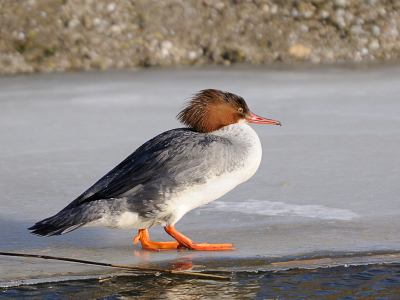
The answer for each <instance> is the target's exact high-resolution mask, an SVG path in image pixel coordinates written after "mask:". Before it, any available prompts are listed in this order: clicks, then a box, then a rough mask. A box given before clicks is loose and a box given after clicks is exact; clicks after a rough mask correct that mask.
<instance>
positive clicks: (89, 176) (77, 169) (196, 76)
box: [0, 63, 400, 281]
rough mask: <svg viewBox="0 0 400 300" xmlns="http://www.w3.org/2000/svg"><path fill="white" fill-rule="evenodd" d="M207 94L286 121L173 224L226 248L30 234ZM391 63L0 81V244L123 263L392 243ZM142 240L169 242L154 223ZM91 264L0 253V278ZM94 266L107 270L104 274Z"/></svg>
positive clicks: (399, 246)
mask: <svg viewBox="0 0 400 300" xmlns="http://www.w3.org/2000/svg"><path fill="white" fill-rule="evenodd" d="M205 88H217V89H222V90H226V91H230V92H233V93H236V94H239V95H241V96H243V97H244V98H245V99H246V101H247V103H248V105H249V107H250V109H251V110H252V111H253V112H254V113H256V114H258V115H260V116H263V117H267V118H271V119H275V120H279V121H281V122H282V127H279V126H268V125H254V126H253V128H254V129H255V130H256V131H257V132H258V134H259V136H260V138H261V142H262V145H263V160H262V163H261V166H260V168H259V170H258V172H257V173H256V174H255V175H254V176H253V177H252V178H251V179H250V180H249V181H248V182H246V183H244V184H242V185H241V186H239V187H237V188H236V189H234V190H233V191H232V192H230V193H228V194H227V195H225V196H224V197H222V198H221V199H219V200H217V201H216V202H214V203H210V204H209V205H207V206H204V207H201V208H198V209H196V210H194V211H192V212H190V213H188V214H187V215H185V216H184V217H183V219H182V220H181V221H180V222H178V224H177V226H176V227H177V229H178V230H180V231H181V232H182V233H184V234H185V235H187V236H189V237H191V238H192V239H193V240H194V241H196V242H209V243H221V242H231V243H235V245H236V248H237V251H235V252H193V251H167V252H157V253H155V252H148V251H145V250H141V248H140V246H139V245H133V244H132V240H133V238H134V237H135V235H136V232H133V231H129V230H120V231H117V230H110V229H107V228H102V227H95V228H82V229H79V230H77V231H74V232H72V233H69V234H66V235H63V236H60V237H51V238H46V237H38V236H34V235H31V234H29V232H28V230H27V229H26V228H27V227H29V226H31V225H32V224H33V223H35V222H36V221H39V220H41V219H43V218H45V217H48V216H51V215H53V214H55V213H56V212H58V211H59V210H60V209H62V208H63V207H64V206H65V205H67V204H68V203H69V202H71V201H72V200H73V199H74V198H75V197H77V196H78V195H79V194H80V193H82V192H83V191H84V190H86V188H88V187H89V186H90V185H92V184H93V183H94V182H95V181H96V180H97V179H99V178H100V177H101V176H103V175H104V174H105V173H106V172H107V171H109V170H110V169H111V168H113V167H114V166H115V165H116V164H117V163H119V162H120V161H121V160H123V159H124V158H125V157H126V156H127V155H129V154H130V153H131V152H133V151H134V150H135V149H136V148H137V147H139V146H140V145H141V144H142V143H144V142H145V141H147V140H148V139H150V138H152V137H153V136H155V135H156V134H158V133H161V132H163V131H165V130H168V129H171V128H175V127H178V126H180V125H179V123H178V122H177V121H176V119H175V116H176V114H177V113H178V112H179V110H180V108H181V107H182V103H183V102H184V101H185V100H186V99H187V98H188V97H189V96H190V95H191V94H193V93H195V92H196V91H199V90H201V89H205ZM399 95H400V66H399V65H398V64H397V65H396V64H392V63H390V64H378V63H377V64H370V65H350V66H345V65H342V66H340V65H339V66H335V67H334V66H329V65H328V66H327V65H325V66H324V65H322V66H313V65H304V64H303V65H292V66H290V65H275V66H260V67H254V66H253V67H249V66H234V67H201V68H165V69H161V68H160V69H159V68H153V69H132V70H114V71H105V72H82V73H63V74H33V75H18V76H10V77H1V78H0V140H1V146H0V168H1V169H0V190H1V192H2V193H1V197H0V226H1V246H0V251H8V252H11V251H13V252H25V253H32V254H45V255H55V256H66V257H72V258H80V259H87V260H95V261H103V262H112V263H117V264H130V265H157V264H159V263H161V262H163V263H165V261H177V260H182V259H186V260H190V259H212V258H230V259H233V258H238V259H239V258H251V257H256V256H258V257H266V258H270V257H275V258H276V257H283V256H288V255H306V256H307V255H310V254H312V253H327V255H329V254H330V253H342V252H377V251H400V233H399V228H400V96H399ZM150 237H151V238H152V240H155V241H156V240H159V241H162V240H170V239H169V237H168V236H167V235H166V233H165V232H164V231H163V230H162V228H161V227H157V228H152V229H151V230H150ZM100 270H101V269H100V268H95V267H89V266H80V267H75V266H71V264H69V263H61V262H55V263H54V262H50V261H41V260H33V259H27V258H21V259H17V258H7V257H0V281H2V280H3V281H4V280H9V279H12V278H18V277H24V278H50V277H52V276H61V275H63V276H65V274H67V275H71V273H70V272H73V273H74V275H76V276H78V275H88V273H93V274H94V273H96V272H100ZM102 272H103V271H102Z"/></svg>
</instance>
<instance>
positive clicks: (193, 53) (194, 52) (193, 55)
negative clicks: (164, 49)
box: [188, 51, 197, 60]
mask: <svg viewBox="0 0 400 300" xmlns="http://www.w3.org/2000/svg"><path fill="white" fill-rule="evenodd" d="M196 57H197V53H196V51H189V53H188V58H189V59H190V60H193V59H195V58H196Z"/></svg>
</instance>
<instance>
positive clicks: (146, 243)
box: [133, 229, 181, 251]
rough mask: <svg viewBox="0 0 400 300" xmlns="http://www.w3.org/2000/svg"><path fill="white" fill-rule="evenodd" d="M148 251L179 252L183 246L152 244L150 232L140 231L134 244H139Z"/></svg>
mask: <svg viewBox="0 0 400 300" xmlns="http://www.w3.org/2000/svg"><path fill="white" fill-rule="evenodd" d="M139 241H140V243H141V244H142V247H143V248H144V249H146V250H151V251H161V250H177V249H180V248H181V246H180V245H179V243H178V242H152V241H150V237H149V231H148V230H147V229H140V230H139V234H138V235H137V236H136V237H135V238H134V240H133V243H134V244H136V243H137V242H139Z"/></svg>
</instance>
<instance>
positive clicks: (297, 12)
mask: <svg viewBox="0 0 400 300" xmlns="http://www.w3.org/2000/svg"><path fill="white" fill-rule="evenodd" d="M290 15H291V16H292V17H293V18H297V17H298V16H299V11H298V10H297V9H295V8H293V9H292V11H291V12H290Z"/></svg>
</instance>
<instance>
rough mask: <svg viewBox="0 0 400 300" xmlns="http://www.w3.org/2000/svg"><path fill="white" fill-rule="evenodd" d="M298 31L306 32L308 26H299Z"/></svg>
mask: <svg viewBox="0 0 400 300" xmlns="http://www.w3.org/2000/svg"><path fill="white" fill-rule="evenodd" d="M300 30H301V31H303V32H308V26H307V25H304V24H301V25H300Z"/></svg>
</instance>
